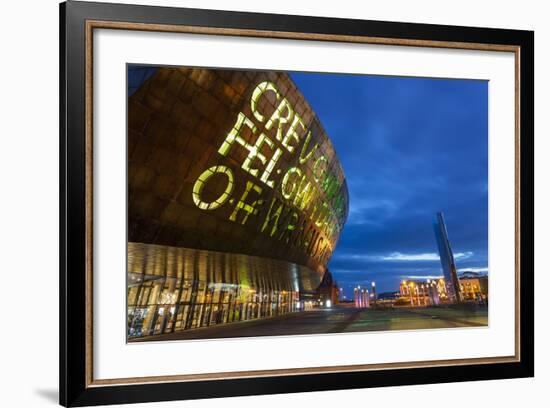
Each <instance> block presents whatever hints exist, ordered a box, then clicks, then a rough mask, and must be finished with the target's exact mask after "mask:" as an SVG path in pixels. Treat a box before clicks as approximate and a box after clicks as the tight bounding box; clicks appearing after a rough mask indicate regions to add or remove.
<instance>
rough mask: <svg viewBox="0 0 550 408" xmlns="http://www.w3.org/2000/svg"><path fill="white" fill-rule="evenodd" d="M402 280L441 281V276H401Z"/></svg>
mask: <svg viewBox="0 0 550 408" xmlns="http://www.w3.org/2000/svg"><path fill="white" fill-rule="evenodd" d="M402 278H403V279H441V278H443V275H408V276H402Z"/></svg>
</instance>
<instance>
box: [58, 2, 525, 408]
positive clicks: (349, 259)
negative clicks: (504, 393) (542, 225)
mask: <svg viewBox="0 0 550 408" xmlns="http://www.w3.org/2000/svg"><path fill="white" fill-rule="evenodd" d="M60 16H61V18H60V21H61V29H60V45H61V72H60V84H61V89H60V94H61V107H60V128H61V132H60V133H61V136H60V138H61V140H60V146H61V147H60V148H61V154H60V157H61V166H60V168H61V172H60V183H61V188H60V191H61V200H60V202H61V208H60V212H61V225H60V230H61V243H60V248H61V249H60V260H61V262H60V264H61V271H60V305H61V307H60V309H61V312H60V321H61V324H60V331H61V333H60V339H61V341H60V356H61V357H60V372H61V375H60V402H61V404H62V405H65V406H83V405H98V404H115V403H132V402H146V401H162V400H174V399H193V398H209V397H224V396H237V395H254V394H268V393H289V392H303V391H318V390H335V389H350V388H361V387H377V386H387V385H401V384H420V383H436V382H452V381H466V380H483V379H498V378H515V377H529V376H533V374H534V349H533V341H534V340H533V332H534V329H533V289H534V282H533V275H534V273H533V252H534V249H533V235H534V233H533V196H534V192H533V149H534V146H533V112H534V108H533V92H534V82H533V81H534V74H533V70H534V68H533V58H534V56H533V50H534V48H533V44H534V34H533V32H528V31H516V30H503V29H487V28H472V27H451V26H439V25H424V24H410V23H395V22H378V21H361V20H349V19H333V18H318V17H305V16H286V15H269V14H255V13H240V12H239V13H237V12H228V11H211V10H198V9H180V8H164V7H149V6H134V5H115V4H107V3H89V2H85V3H83V2H82V3H81V2H74V1H68V2H66V3H63V4H61V8H60Z"/></svg>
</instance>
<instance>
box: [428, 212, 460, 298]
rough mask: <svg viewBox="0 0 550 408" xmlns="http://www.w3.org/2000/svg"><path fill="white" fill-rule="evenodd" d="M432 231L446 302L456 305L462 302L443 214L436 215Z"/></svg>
mask: <svg viewBox="0 0 550 408" xmlns="http://www.w3.org/2000/svg"><path fill="white" fill-rule="evenodd" d="M434 231H435V238H436V241H437V246H438V249H439V258H440V260H441V267H442V268H443V277H444V278H445V287H446V293H447V296H448V300H449V301H450V302H451V303H458V302H460V301H461V300H462V299H461V295H460V284H459V282H458V276H457V274H456V265H455V259H454V256H453V251H452V250H451V245H450V243H449V237H448V235H447V227H446V226H445V219H444V218H443V213H441V212H438V213H437V214H436V221H435V223H434Z"/></svg>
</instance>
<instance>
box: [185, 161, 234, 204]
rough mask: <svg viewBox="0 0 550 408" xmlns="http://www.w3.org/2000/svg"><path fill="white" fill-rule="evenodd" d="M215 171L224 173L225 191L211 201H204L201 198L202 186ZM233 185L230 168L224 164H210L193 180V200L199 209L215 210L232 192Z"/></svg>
mask: <svg viewBox="0 0 550 408" xmlns="http://www.w3.org/2000/svg"><path fill="white" fill-rule="evenodd" d="M216 173H220V174H225V175H226V176H227V186H226V187H225V191H224V192H223V193H222V195H221V196H219V197H218V198H217V199H216V200H214V201H212V202H211V203H207V202H204V201H202V200H201V195H202V190H203V189H204V186H205V184H206V182H207V181H208V180H209V179H210V177H212V176H213V175H214V174H216ZM233 187H234V180H233V172H232V171H231V169H230V168H229V167H226V166H212V167H210V168H209V169H207V170H205V171H204V172H203V173H202V174H201V175H200V176H199V178H198V179H197V181H195V184H194V185H193V202H194V203H195V205H196V206H197V207H199V208H200V209H201V210H215V209H216V208H218V207H220V206H221V205H223V204H224V203H225V202H226V201H227V199H228V198H229V196H230V195H231V193H232V192H233Z"/></svg>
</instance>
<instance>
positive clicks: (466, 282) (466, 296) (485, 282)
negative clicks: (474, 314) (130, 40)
mask: <svg viewBox="0 0 550 408" xmlns="http://www.w3.org/2000/svg"><path fill="white" fill-rule="evenodd" d="M459 282H460V292H461V294H462V299H463V300H464V301H478V302H487V301H488V299H489V278H488V277H487V275H480V274H476V273H475V272H465V273H463V274H461V276H459Z"/></svg>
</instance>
